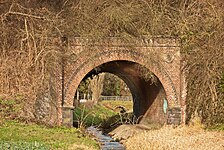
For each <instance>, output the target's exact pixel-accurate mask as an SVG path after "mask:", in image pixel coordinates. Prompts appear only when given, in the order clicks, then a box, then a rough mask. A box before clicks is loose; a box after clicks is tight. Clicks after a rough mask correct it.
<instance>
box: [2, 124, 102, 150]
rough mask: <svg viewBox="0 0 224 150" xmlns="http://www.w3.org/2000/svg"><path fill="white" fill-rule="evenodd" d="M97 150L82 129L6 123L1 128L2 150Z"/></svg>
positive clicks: (96, 146)
mask: <svg viewBox="0 0 224 150" xmlns="http://www.w3.org/2000/svg"><path fill="white" fill-rule="evenodd" d="M79 148H80V149H91V150H92V149H97V148H98V145H97V143H96V142H95V141H94V140H92V139H90V138H89V137H88V136H86V135H85V134H83V132H82V131H81V130H80V129H75V128H62V127H47V126H43V125H37V124H34V123H28V124H27V123H22V122H19V121H15V120H14V121H12V120H11V121H9V120H8V121H4V123H3V124H2V125H1V126H0V149H1V150H8V149H11V150H14V149H27V150H29V149H36V150H48V149H79Z"/></svg>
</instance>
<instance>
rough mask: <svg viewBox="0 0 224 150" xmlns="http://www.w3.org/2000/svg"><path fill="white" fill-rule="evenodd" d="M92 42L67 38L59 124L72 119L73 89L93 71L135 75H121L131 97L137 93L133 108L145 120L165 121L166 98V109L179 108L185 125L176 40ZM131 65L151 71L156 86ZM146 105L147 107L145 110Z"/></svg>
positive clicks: (178, 52) (109, 39)
mask: <svg viewBox="0 0 224 150" xmlns="http://www.w3.org/2000/svg"><path fill="white" fill-rule="evenodd" d="M92 42H93V41H89V40H87V39H81V38H74V39H68V47H67V48H68V51H69V52H71V54H70V56H71V57H73V59H72V61H70V62H68V63H66V65H65V66H64V76H63V82H62V83H61V84H63V87H64V88H63V89H60V93H62V96H59V100H58V101H59V102H60V101H61V99H63V106H61V105H60V106H59V108H60V109H61V108H64V109H61V111H59V112H60V113H59V114H58V115H59V118H61V119H60V123H62V124H67V125H69V123H71V120H69V118H70V119H72V117H71V116H69V114H70V115H71V112H70V110H71V109H73V108H74V96H75V92H76V89H77V88H78V85H79V83H80V82H81V81H82V79H83V78H84V77H85V76H86V75H87V74H88V73H90V72H91V71H92V70H93V69H94V68H95V69H96V68H100V69H102V71H104V72H111V73H114V74H116V75H118V76H121V78H122V74H125V75H127V76H128V75H129V76H131V75H132V76H134V75H135V76H137V77H125V76H124V77H123V78H122V79H123V80H124V81H126V83H128V86H130V87H131V89H132V94H135V93H136V99H139V100H138V101H139V102H137V103H136V104H135V103H134V107H136V111H138V112H139V114H140V115H142V114H143V112H144V113H145V114H144V117H147V116H148V117H149V118H150V116H151V118H152V120H156V119H158V118H161V116H165V117H162V118H164V119H163V121H164V120H166V115H164V114H162V113H163V112H162V106H163V102H162V100H163V99H164V98H166V99H167V101H168V105H169V108H174V107H175V108H176V107H179V108H181V109H182V122H184V112H185V110H184V108H185V99H186V83H185V77H184V74H183V72H182V71H181V67H182V60H181V59H182V58H181V55H180V47H179V42H178V40H176V39H172V38H153V39H145V40H144V41H142V40H141V41H137V42H136V41H135V42H123V41H122V40H121V39H118V38H108V39H105V40H104V41H100V42H97V43H92ZM117 64H118V65H117ZM134 64H139V65H141V66H144V67H145V68H147V69H148V70H149V71H151V72H152V73H153V74H154V75H155V76H156V77H157V79H158V80H159V86H157V85H151V84H148V83H147V82H144V81H142V80H141V79H140V77H139V73H138V72H136V71H135V69H134ZM144 84H148V85H144ZM132 86H133V87H132ZM130 87H129V88H130ZM147 89H148V91H147ZM156 90H157V91H158V92H157V93H156V92H155V91H156ZM153 92H154V96H152V95H153V94H152V95H151V96H150V93H153ZM145 95H146V96H145ZM139 96H140V97H141V96H143V97H142V98H140V97H139ZM143 99H144V100H143ZM147 99H154V100H153V101H154V102H153V101H152V102H151V101H150V102H146V101H147ZM157 99H158V100H157ZM157 101H158V102H157ZM146 104H147V107H148V108H144V107H146ZM150 107H151V108H150ZM157 108H159V109H157ZM134 110H135V108H134ZM141 111H142V112H141ZM153 114H155V115H153Z"/></svg>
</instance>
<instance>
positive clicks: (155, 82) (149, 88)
mask: <svg viewBox="0 0 224 150" xmlns="http://www.w3.org/2000/svg"><path fill="white" fill-rule="evenodd" d="M103 72H107V73H111V74H114V75H116V76H118V77H119V78H121V79H122V80H123V81H124V82H125V83H126V84H127V86H128V87H129V89H130V92H131V94H132V97H133V113H134V115H135V117H136V118H138V122H139V123H142V124H148V123H158V124H164V123H165V122H166V118H167V117H166V116H167V115H166V114H165V111H164V100H166V93H165V90H164V88H163V86H162V84H161V82H160V80H159V79H158V78H157V77H156V75H155V74H153V73H152V72H150V70H148V69H147V68H146V67H144V66H142V65H140V64H138V63H135V62H130V61H111V62H107V63H104V64H102V65H100V66H98V67H96V68H94V69H92V70H91V71H90V72H89V73H88V74H87V75H86V76H85V77H84V79H83V80H85V79H87V78H89V77H92V76H94V75H97V74H100V73H103Z"/></svg>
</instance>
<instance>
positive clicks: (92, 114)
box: [74, 101, 133, 127]
mask: <svg viewBox="0 0 224 150" xmlns="http://www.w3.org/2000/svg"><path fill="white" fill-rule="evenodd" d="M88 105H89V104H88V103H87V104H86V105H85V104H82V105H80V106H79V107H78V108H76V109H75V110H74V122H75V125H76V126H78V127H89V126H92V125H94V126H100V127H102V126H103V127H107V126H110V124H113V123H114V121H115V122H116V121H118V122H119V120H120V119H121V116H120V115H119V109H115V108H116V107H117V106H123V107H125V109H126V110H127V111H132V107H133V105H132V101H101V102H99V104H98V105H95V106H92V107H90V106H88Z"/></svg>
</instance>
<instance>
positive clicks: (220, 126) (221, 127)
mask: <svg viewBox="0 0 224 150" xmlns="http://www.w3.org/2000/svg"><path fill="white" fill-rule="evenodd" d="M207 129H208V130H212V131H224V123H222V124H217V125H213V126H210V127H208V128H207Z"/></svg>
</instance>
